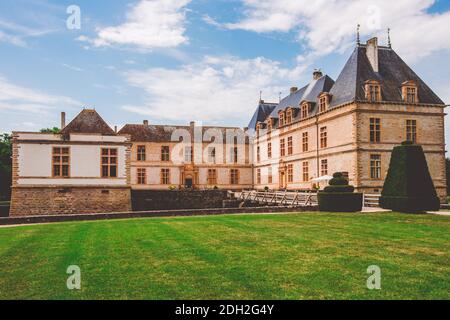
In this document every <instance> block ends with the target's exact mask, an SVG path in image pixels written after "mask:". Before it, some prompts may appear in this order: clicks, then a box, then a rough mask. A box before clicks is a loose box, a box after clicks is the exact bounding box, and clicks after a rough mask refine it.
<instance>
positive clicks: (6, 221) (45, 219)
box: [0, 207, 318, 226]
mask: <svg viewBox="0 0 450 320" xmlns="http://www.w3.org/2000/svg"><path fill="white" fill-rule="evenodd" d="M317 210H318V208H317V207H302V208H287V207H259V208H232V209H191V210H160V211H145V212H125V213H106V214H72V215H56V216H55V215H53V216H51V215H49V216H31V217H9V218H0V225H4V226H8V225H9V226H11V225H25V224H36V223H54V222H69V221H95V220H120V219H132V218H164V217H183V216H184V217H186V216H212V215H224V214H258V213H289V212H292V213H297V212H313V211H317Z"/></svg>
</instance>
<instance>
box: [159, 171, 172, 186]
mask: <svg viewBox="0 0 450 320" xmlns="http://www.w3.org/2000/svg"><path fill="white" fill-rule="evenodd" d="M161 184H166V185H167V184H170V169H161Z"/></svg>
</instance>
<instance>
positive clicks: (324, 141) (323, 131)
mask: <svg viewBox="0 0 450 320" xmlns="http://www.w3.org/2000/svg"><path fill="white" fill-rule="evenodd" d="M327 146H328V133H327V127H322V128H320V147H321V148H326V147H327Z"/></svg>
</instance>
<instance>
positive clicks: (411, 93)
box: [406, 87, 417, 103]
mask: <svg viewBox="0 0 450 320" xmlns="http://www.w3.org/2000/svg"><path fill="white" fill-rule="evenodd" d="M416 97H417V89H416V88H415V87H407V88H406V102H407V103H416Z"/></svg>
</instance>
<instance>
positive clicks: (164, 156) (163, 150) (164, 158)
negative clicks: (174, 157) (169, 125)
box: [161, 146, 170, 162]
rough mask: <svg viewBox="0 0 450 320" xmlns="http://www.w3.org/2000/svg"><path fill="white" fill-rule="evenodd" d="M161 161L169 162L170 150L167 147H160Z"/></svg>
mask: <svg viewBox="0 0 450 320" xmlns="http://www.w3.org/2000/svg"><path fill="white" fill-rule="evenodd" d="M161 161H162V162H168V161H170V148H169V146H162V147H161Z"/></svg>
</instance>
